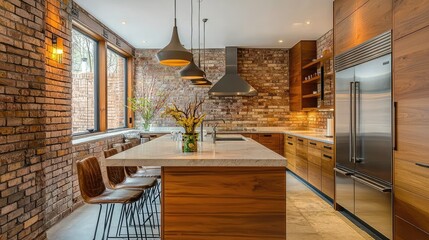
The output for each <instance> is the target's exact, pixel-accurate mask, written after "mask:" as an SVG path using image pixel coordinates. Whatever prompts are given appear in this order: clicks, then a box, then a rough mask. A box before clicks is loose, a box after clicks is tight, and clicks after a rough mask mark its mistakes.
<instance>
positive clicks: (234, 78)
mask: <svg viewBox="0 0 429 240" xmlns="http://www.w3.org/2000/svg"><path fill="white" fill-rule="evenodd" d="M237 51H238V49H237V48H236V47H226V48H225V58H226V72H225V76H223V77H222V78H221V79H220V80H219V81H218V82H217V83H216V84H215V85H214V86H213V87H212V88H211V89H210V90H209V95H210V96H224V97H227V96H256V95H257V94H258V92H257V91H256V90H255V89H254V88H253V87H252V86H250V84H248V83H247V82H246V81H245V80H244V79H242V78H241V77H240V75H238V67H237Z"/></svg>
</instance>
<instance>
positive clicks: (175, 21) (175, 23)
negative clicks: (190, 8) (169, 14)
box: [174, 0, 177, 27]
mask: <svg viewBox="0 0 429 240" xmlns="http://www.w3.org/2000/svg"><path fill="white" fill-rule="evenodd" d="M176 12H177V10H176V0H174V26H175V27H177V16H176Z"/></svg>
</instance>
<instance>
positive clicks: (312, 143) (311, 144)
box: [308, 140, 323, 149]
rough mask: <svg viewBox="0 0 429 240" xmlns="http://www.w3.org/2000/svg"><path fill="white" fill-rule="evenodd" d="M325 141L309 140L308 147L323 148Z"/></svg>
mask: <svg viewBox="0 0 429 240" xmlns="http://www.w3.org/2000/svg"><path fill="white" fill-rule="evenodd" d="M322 145H323V143H321V142H318V141H313V140H308V148H315V149H322Z"/></svg>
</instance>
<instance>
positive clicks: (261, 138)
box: [242, 133, 284, 156]
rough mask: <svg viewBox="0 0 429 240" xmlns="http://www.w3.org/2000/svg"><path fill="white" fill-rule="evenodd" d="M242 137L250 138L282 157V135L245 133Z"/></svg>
mask: <svg viewBox="0 0 429 240" xmlns="http://www.w3.org/2000/svg"><path fill="white" fill-rule="evenodd" d="M242 135H243V136H244V137H247V138H251V139H253V140H255V141H257V142H258V143H260V144H262V145H264V146H265V147H267V148H269V149H271V150H272V151H274V152H276V153H278V154H280V155H282V156H283V155H284V146H283V135H284V134H282V133H245V134H242Z"/></svg>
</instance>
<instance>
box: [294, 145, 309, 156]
mask: <svg viewBox="0 0 429 240" xmlns="http://www.w3.org/2000/svg"><path fill="white" fill-rule="evenodd" d="M307 152H308V150H307V146H305V145H301V144H297V145H296V155H297V156H298V157H301V158H305V159H307Z"/></svg>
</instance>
